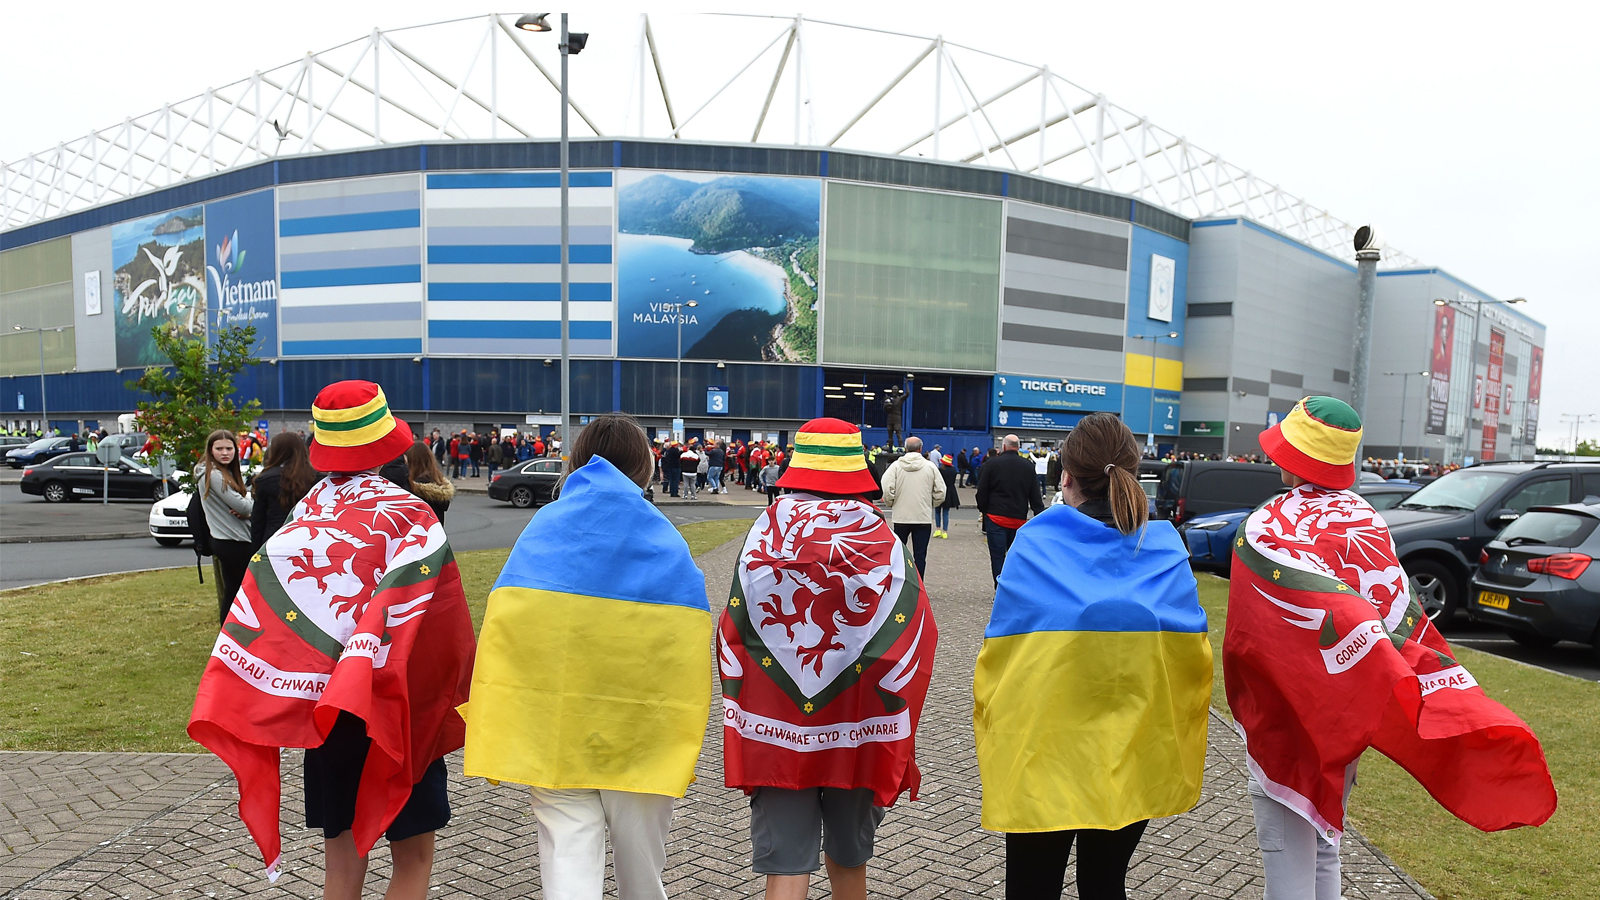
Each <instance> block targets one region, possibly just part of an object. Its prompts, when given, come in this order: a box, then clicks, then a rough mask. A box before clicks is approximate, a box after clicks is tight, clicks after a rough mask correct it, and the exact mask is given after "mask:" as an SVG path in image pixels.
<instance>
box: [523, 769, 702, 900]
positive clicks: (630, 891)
mask: <svg viewBox="0 0 1600 900" xmlns="http://www.w3.org/2000/svg"><path fill="white" fill-rule="evenodd" d="M531 790H532V792H533V817H534V818H535V819H536V820H537V821H538V823H539V881H540V883H541V884H543V886H544V896H545V900H600V896H601V894H602V892H603V890H604V887H605V878H606V832H607V830H609V831H610V832H611V855H612V865H613V868H614V869H615V870H616V876H617V897H618V898H619V900H666V898H667V890H666V888H664V887H662V885H661V870H662V869H664V868H666V865H667V832H668V831H669V830H671V828H672V800H673V798H671V797H666V796H663V795H661V794H634V793H629V792H626V791H596V790H551V789H549V788H537V787H536V788H531Z"/></svg>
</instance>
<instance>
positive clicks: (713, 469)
mask: <svg viewBox="0 0 1600 900" xmlns="http://www.w3.org/2000/svg"><path fill="white" fill-rule="evenodd" d="M727 461H728V448H727V445H725V444H724V443H723V442H722V441H717V442H716V443H715V444H712V445H711V446H710V447H708V448H706V483H707V485H708V486H709V487H710V488H711V493H713V494H726V493H727V492H728V491H727V489H726V488H724V487H723V486H722V467H723V465H724V464H725V463H726V462H727Z"/></svg>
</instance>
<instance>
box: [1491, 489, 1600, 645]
mask: <svg viewBox="0 0 1600 900" xmlns="http://www.w3.org/2000/svg"><path fill="white" fill-rule="evenodd" d="M1597 526H1600V504H1578V503H1573V504H1565V505H1561V506H1535V507H1533V508H1531V509H1529V510H1528V511H1527V512H1526V513H1525V514H1523V515H1522V516H1521V517H1520V518H1518V519H1517V520H1516V521H1515V522H1512V523H1511V524H1510V525H1507V526H1506V527H1505V530H1504V531H1502V532H1500V534H1499V535H1498V536H1497V537H1495V539H1494V540H1492V541H1490V542H1489V543H1488V545H1487V546H1485V547H1484V549H1483V552H1482V553H1481V554H1479V557H1478V562H1479V565H1478V573H1477V576H1476V577H1474V578H1473V579H1472V601H1473V602H1471V603H1468V604H1467V605H1466V609H1467V617H1468V618H1470V619H1472V620H1474V621H1478V622H1487V623H1489V624H1493V625H1498V626H1500V627H1502V628H1504V629H1505V630H1506V633H1507V634H1509V635H1510V636H1511V637H1512V639H1513V640H1515V641H1517V642H1518V643H1520V644H1523V645H1524V646H1528V647H1548V646H1550V645H1551V644H1554V643H1555V642H1556V641H1577V642H1579V643H1582V644H1588V645H1590V646H1591V647H1593V648H1595V650H1594V652H1595V655H1596V656H1597V657H1600V566H1597V565H1595V564H1594V560H1595V557H1597V556H1600V527H1597Z"/></svg>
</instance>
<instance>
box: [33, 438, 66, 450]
mask: <svg viewBox="0 0 1600 900" xmlns="http://www.w3.org/2000/svg"><path fill="white" fill-rule="evenodd" d="M57 440H60V439H59V438H40V439H38V440H37V441H34V442H33V443H31V444H29V445H28V449H29V450H43V449H44V448H46V447H49V446H50V445H52V444H54V443H55V442H56V441H57Z"/></svg>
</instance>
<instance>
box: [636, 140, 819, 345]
mask: <svg viewBox="0 0 1600 900" xmlns="http://www.w3.org/2000/svg"><path fill="white" fill-rule="evenodd" d="M821 208H822V183H821V181H819V180H816V179H809V178H786V177H781V176H747V175H711V174H703V173H694V172H670V173H668V172H648V171H637V172H634V171H624V172H622V173H620V175H619V178H618V186H617V232H618V234H617V353H618V355H619V356H632V357H647V358H656V359H675V358H677V356H678V341H679V327H680V326H681V328H682V345H683V357H684V358H685V359H716V360H749V361H767V362H797V363H814V362H816V361H817V260H818V237H819V235H820V230H821V225H820V223H821ZM691 301H692V302H693V303H694V305H693V306H690V305H689V304H690V302H691Z"/></svg>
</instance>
